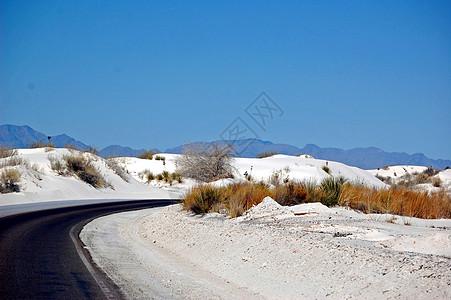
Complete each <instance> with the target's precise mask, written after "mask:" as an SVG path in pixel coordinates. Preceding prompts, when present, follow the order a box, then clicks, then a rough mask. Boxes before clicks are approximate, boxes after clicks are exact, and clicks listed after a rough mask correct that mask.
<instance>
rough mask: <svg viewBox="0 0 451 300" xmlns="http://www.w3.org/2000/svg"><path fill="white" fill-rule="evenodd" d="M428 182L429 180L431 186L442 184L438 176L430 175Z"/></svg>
mask: <svg viewBox="0 0 451 300" xmlns="http://www.w3.org/2000/svg"><path fill="white" fill-rule="evenodd" d="M430 182H431V184H432V186H434V187H441V186H442V180H441V179H440V177H431V178H430Z"/></svg>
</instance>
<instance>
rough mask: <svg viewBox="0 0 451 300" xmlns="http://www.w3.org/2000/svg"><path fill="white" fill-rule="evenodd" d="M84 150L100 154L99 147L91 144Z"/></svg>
mask: <svg viewBox="0 0 451 300" xmlns="http://www.w3.org/2000/svg"><path fill="white" fill-rule="evenodd" d="M83 152H87V153H91V154H94V155H99V150H98V149H97V147H95V146H92V145H90V146H89V147H88V148H86V149H83Z"/></svg>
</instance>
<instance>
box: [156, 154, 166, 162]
mask: <svg viewBox="0 0 451 300" xmlns="http://www.w3.org/2000/svg"><path fill="white" fill-rule="evenodd" d="M155 160H162V161H166V157H164V156H160V155H156V156H155Z"/></svg>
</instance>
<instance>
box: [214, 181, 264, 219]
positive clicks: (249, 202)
mask: <svg viewBox="0 0 451 300" xmlns="http://www.w3.org/2000/svg"><path fill="white" fill-rule="evenodd" d="M223 190H224V191H223V195H224V201H225V206H226V207H227V209H228V210H229V213H230V216H231V217H232V218H234V217H239V216H240V215H241V214H242V213H243V212H244V211H246V210H248V209H249V208H251V207H252V206H253V205H257V204H259V203H260V202H262V201H263V199H264V198H265V197H267V196H271V191H270V190H269V188H268V186H267V185H264V184H263V185H262V184H252V183H247V182H245V183H237V184H232V185H229V186H227V187H225V188H224V189H223Z"/></svg>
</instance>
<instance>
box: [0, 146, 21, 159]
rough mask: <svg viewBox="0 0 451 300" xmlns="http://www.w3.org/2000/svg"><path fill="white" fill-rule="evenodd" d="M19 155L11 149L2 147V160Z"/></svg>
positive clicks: (0, 156) (0, 153)
mask: <svg viewBox="0 0 451 300" xmlns="http://www.w3.org/2000/svg"><path fill="white" fill-rule="evenodd" d="M14 155H17V150H16V149H12V148H10V147H5V146H0V158H7V157H11V156H14Z"/></svg>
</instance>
